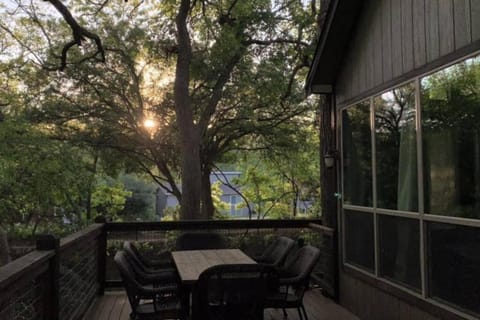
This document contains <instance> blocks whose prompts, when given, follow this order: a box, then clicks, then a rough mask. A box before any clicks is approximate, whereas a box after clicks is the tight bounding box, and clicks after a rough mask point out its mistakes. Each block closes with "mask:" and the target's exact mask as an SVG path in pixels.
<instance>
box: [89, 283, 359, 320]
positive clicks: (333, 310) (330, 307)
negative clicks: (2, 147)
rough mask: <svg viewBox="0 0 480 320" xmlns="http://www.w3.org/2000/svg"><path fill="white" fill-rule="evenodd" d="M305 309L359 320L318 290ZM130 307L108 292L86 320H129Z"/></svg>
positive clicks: (323, 316)
mask: <svg viewBox="0 0 480 320" xmlns="http://www.w3.org/2000/svg"><path fill="white" fill-rule="evenodd" d="M304 302H305V309H306V310H307V313H308V318H309V320H327V319H329V320H331V319H335V320H359V318H357V317H356V316H354V315H353V314H351V313H350V312H348V311H347V310H346V309H344V308H342V307H341V306H339V305H337V304H335V303H334V302H333V301H332V300H330V299H328V298H326V297H324V296H323V295H322V294H321V293H320V291H319V290H318V289H313V290H310V291H308V292H307V294H306V295H305V300H304ZM129 314H130V305H129V303H128V299H127V296H126V295H125V293H124V292H123V291H112V292H106V293H105V295H104V296H103V297H99V298H98V299H97V300H96V301H95V302H94V303H93V305H92V306H91V308H90V310H89V311H88V312H87V313H86V315H85V317H84V320H128V319H129ZM281 319H284V318H283V313H282V311H281V310H275V309H267V310H266V311H265V320H281ZM288 319H289V320H298V319H299V317H298V314H297V311H296V310H288Z"/></svg>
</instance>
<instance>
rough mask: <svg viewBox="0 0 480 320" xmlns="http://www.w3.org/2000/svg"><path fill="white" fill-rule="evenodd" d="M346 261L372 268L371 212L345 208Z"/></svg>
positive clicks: (371, 269) (370, 269)
mask: <svg viewBox="0 0 480 320" xmlns="http://www.w3.org/2000/svg"><path fill="white" fill-rule="evenodd" d="M345 257H346V262H348V263H350V264H353V265H356V266H359V267H362V268H364V269H365V268H366V269H368V270H369V271H372V272H373V270H374V253H373V214H372V213H365V212H356V211H351V210H345Z"/></svg>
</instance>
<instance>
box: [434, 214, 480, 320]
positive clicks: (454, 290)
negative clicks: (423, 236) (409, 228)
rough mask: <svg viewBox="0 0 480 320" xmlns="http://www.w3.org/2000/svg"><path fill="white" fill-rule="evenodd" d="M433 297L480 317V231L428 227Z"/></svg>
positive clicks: (464, 228) (453, 227)
mask: <svg viewBox="0 0 480 320" xmlns="http://www.w3.org/2000/svg"><path fill="white" fill-rule="evenodd" d="M427 252H428V260H429V264H428V283H429V295H430V296H431V297H433V298H435V299H437V300H440V301H443V302H447V303H450V304H453V305H456V306H459V307H462V308H464V309H466V310H470V311H473V312H475V313H476V314H477V316H478V315H480V303H479V301H480V232H479V230H478V228H475V227H464V226H456V225H451V224H444V223H428V224H427Z"/></svg>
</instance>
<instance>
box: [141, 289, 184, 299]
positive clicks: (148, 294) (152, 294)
mask: <svg viewBox="0 0 480 320" xmlns="http://www.w3.org/2000/svg"><path fill="white" fill-rule="evenodd" d="M137 289H138V292H139V294H140V296H141V297H142V299H155V298H156V297H157V296H161V295H172V294H178V287H177V286H162V287H156V288H148V287H144V286H139V287H137Z"/></svg>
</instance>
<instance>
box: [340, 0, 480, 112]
mask: <svg viewBox="0 0 480 320" xmlns="http://www.w3.org/2000/svg"><path fill="white" fill-rule="evenodd" d="M479 40H480V1H478V0H371V1H369V2H366V3H365V7H364V10H363V13H362V14H361V16H360V18H359V21H358V22H357V28H356V32H355V35H354V36H353V38H352V39H351V42H350V47H349V49H348V52H347V54H346V56H345V59H344V60H343V63H342V66H341V69H340V71H339V73H338V77H337V79H336V84H335V93H336V101H337V107H342V106H344V105H347V104H350V103H351V102H354V101H355V100H359V99H361V98H362V97H365V96H367V95H368V93H369V92H372V91H381V90H382V88H383V87H389V86H392V85H394V84H395V83H400V82H402V81H404V79H408V78H412V77H413V76H415V75H416V74H418V73H424V72H426V71H427V70H425V67H427V68H428V66H429V65H430V64H431V66H432V68H433V67H434V65H435V62H437V64H440V65H441V64H442V62H441V61H440V60H442V59H448V57H449V55H452V54H453V53H455V52H459V51H461V50H465V51H467V52H468V51H474V50H475V44H476V46H477V47H478V46H479V44H478V41H479ZM477 50H478V49H477ZM461 55H462V53H460V56H461Z"/></svg>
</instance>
